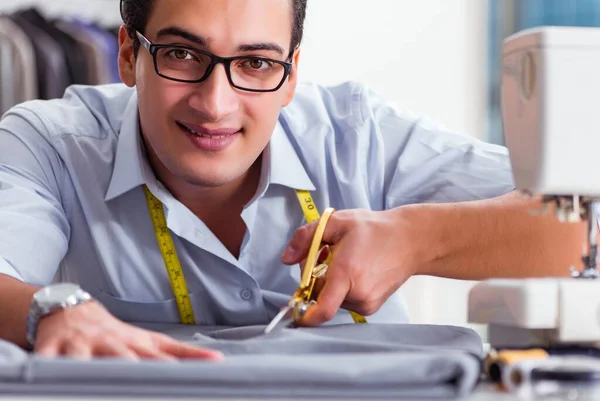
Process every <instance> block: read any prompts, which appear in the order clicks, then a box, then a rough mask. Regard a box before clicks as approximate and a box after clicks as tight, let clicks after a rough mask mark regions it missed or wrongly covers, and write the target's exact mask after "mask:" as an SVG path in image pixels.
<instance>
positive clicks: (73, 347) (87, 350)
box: [61, 341, 92, 361]
mask: <svg viewBox="0 0 600 401" xmlns="http://www.w3.org/2000/svg"><path fill="white" fill-rule="evenodd" d="M61 353H62V354H63V355H64V356H66V357H68V358H73V359H80V360H84V361H87V360H90V359H92V348H91V347H90V345H89V344H87V343H84V342H80V341H68V342H66V343H65V344H64V345H63V346H62V350H61Z"/></svg>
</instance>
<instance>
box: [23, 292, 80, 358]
mask: <svg viewBox="0 0 600 401" xmlns="http://www.w3.org/2000/svg"><path fill="white" fill-rule="evenodd" d="M91 300H92V297H91V295H90V294H88V293H87V292H85V291H83V290H82V289H81V288H80V287H79V286H78V285H76V284H70V283H62V284H52V285H49V286H46V287H44V288H42V289H40V290H38V291H37V292H36V293H35V294H33V299H32V300H31V303H30V307H29V313H28V314H27V330H26V340H27V343H28V344H29V346H30V347H32V348H33V347H34V346H35V341H36V337H37V331H38V326H39V323H40V320H41V319H43V318H44V317H47V316H50V315H53V314H55V313H57V312H60V311H64V310H66V309H70V308H72V307H75V306H77V305H80V304H82V303H85V302H88V301H91Z"/></svg>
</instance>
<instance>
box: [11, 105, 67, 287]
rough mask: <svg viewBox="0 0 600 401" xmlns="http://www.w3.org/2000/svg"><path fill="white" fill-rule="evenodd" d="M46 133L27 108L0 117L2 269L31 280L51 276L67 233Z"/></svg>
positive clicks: (59, 176)
mask: <svg viewBox="0 0 600 401" xmlns="http://www.w3.org/2000/svg"><path fill="white" fill-rule="evenodd" d="M50 132H51V130H50V129H48V125H46V124H45V123H44V121H43V120H42V119H41V118H40V117H38V116H37V115H36V114H34V113H33V112H32V111H30V110H29V109H25V108H18V107H16V108H13V109H12V110H10V111H9V112H8V113H7V114H6V115H5V116H4V117H3V118H2V120H0V273H1V274H5V275H8V276H11V277H14V278H16V279H18V280H21V281H24V282H27V283H30V284H34V285H46V284H48V283H50V282H51V281H52V278H53V277H54V275H55V273H56V271H57V270H58V267H59V265H60V262H61V260H62V259H63V257H64V255H65V253H66V251H67V247H68V240H69V234H70V228H69V223H68V220H67V217H66V215H65V211H64V209H63V206H62V203H61V196H60V186H61V185H60V184H61V181H62V180H63V179H64V176H65V174H64V168H63V166H62V164H61V161H60V157H59V156H58V154H57V152H56V150H55V149H54V148H53V147H52V144H51V136H50Z"/></svg>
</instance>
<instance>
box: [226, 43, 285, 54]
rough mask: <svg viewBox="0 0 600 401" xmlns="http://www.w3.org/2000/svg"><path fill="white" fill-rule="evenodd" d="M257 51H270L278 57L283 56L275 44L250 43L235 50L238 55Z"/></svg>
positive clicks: (281, 50) (280, 48)
mask: <svg viewBox="0 0 600 401" xmlns="http://www.w3.org/2000/svg"><path fill="white" fill-rule="evenodd" d="M258 50H267V51H272V52H276V53H278V54H279V55H280V56H283V49H282V47H281V46H279V45H278V44H277V43H250V44H244V45H239V46H238V48H237V52H238V53H242V52H252V51H258Z"/></svg>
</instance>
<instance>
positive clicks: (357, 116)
mask: <svg viewBox="0 0 600 401" xmlns="http://www.w3.org/2000/svg"><path fill="white" fill-rule="evenodd" d="M137 118H138V114H137V97H136V92H135V90H134V89H131V88H127V87H126V86H124V85H122V84H114V85H107V86H98V87H71V88H69V89H68V90H67V92H66V94H65V96H64V98H63V99H57V100H52V101H32V102H28V103H25V104H21V105H19V106H16V107H14V108H13V109H11V110H10V111H9V112H8V113H7V114H5V116H4V117H3V119H2V120H1V121H0V273H3V274H6V275H9V276H12V277H14V278H17V279H19V280H22V281H25V282H27V283H31V284H36V285H46V284H48V283H51V282H53V281H68V282H75V283H79V284H81V286H82V287H83V288H84V289H86V290H87V291H89V292H90V293H91V294H92V295H93V296H94V297H96V298H97V299H98V300H99V301H100V302H102V303H103V304H104V305H105V306H106V307H107V308H108V309H109V311H111V312H112V313H113V314H114V315H116V316H117V317H119V318H121V319H124V320H126V321H151V322H178V321H179V316H178V312H177V307H176V302H175V299H174V296H173V292H172V289H171V285H170V281H169V277H168V275H167V271H166V269H165V265H164V262H163V259H162V257H161V254H160V250H159V248H158V245H157V240H156V236H155V232H154V229H153V226H152V221H151V219H150V216H149V213H148V208H147V204H146V200H145V197H144V192H143V186H142V185H143V184H146V185H147V186H148V187H149V189H150V190H151V191H152V192H153V193H154V195H155V196H156V197H157V198H158V199H159V200H160V201H161V202H162V203H163V205H164V210H165V214H166V219H167V224H168V227H169V229H170V230H171V235H172V237H173V240H174V243H175V246H176V249H177V252H178V254H179V258H180V261H181V264H182V268H183V272H184V275H185V278H186V282H187V285H188V289H189V291H190V294H191V295H190V297H191V300H192V305H193V308H194V313H195V317H196V321H197V323H198V324H223V325H252V324H266V323H267V322H268V321H270V319H271V318H273V316H274V315H275V314H276V313H277V312H278V310H279V308H281V307H282V306H283V305H285V304H286V303H287V302H288V300H289V299H290V296H291V295H292V293H293V292H294V290H295V289H296V288H297V286H298V283H299V278H300V269H299V267H298V266H294V267H289V266H286V265H283V264H282V263H281V262H280V255H281V253H282V251H283V249H284V248H285V246H286V244H287V242H288V241H289V239H290V238H291V236H292V235H293V233H294V231H295V230H296V229H297V228H299V227H300V226H301V225H303V224H304V223H305V220H304V216H303V213H302V210H301V208H300V206H299V203H298V200H297V198H296V194H295V190H296V189H304V190H310V191H312V194H313V197H314V200H315V203H316V205H317V206H318V208H319V210H320V211H322V210H323V209H324V208H325V207H328V206H331V207H334V208H336V209H338V210H340V209H349V208H364V209H371V210H383V209H389V208H394V207H397V206H400V205H404V204H409V203H418V202H448V201H464V200H473V199H482V198H489V197H494V196H497V195H501V194H504V193H507V192H509V191H511V190H512V189H513V188H514V185H513V180H512V173H511V170H510V164H509V158H508V153H507V150H506V149H505V148H504V147H500V146H496V145H492V144H489V143H485V142H482V141H479V140H477V139H474V138H472V137H468V136H463V135H457V134H453V133H450V132H445V131H442V130H440V129H439V128H438V127H436V126H435V125H432V124H430V123H428V122H426V121H425V120H422V119H419V118H416V117H414V116H412V115H410V114H408V113H407V112H403V111H397V110H395V109H394V108H392V107H390V106H389V105H387V104H386V103H384V102H383V101H382V100H381V99H380V98H379V97H377V96H376V95H375V94H374V93H372V92H370V91H369V90H368V89H367V88H366V87H364V86H361V85H358V84H355V83H345V84H342V85H339V86H336V87H330V88H324V87H320V86H316V85H309V84H303V85H300V86H299V88H298V90H297V93H296V96H295V98H294V100H293V102H292V103H291V104H290V105H289V106H288V107H286V108H284V109H283V110H282V112H281V114H280V117H279V120H278V124H277V126H276V128H275V130H274V132H273V136H272V138H271V141H270V143H269V145H268V147H267V149H266V150H265V157H264V158H263V162H262V163H263V164H262V171H261V178H260V183H259V187H258V190H257V192H256V195H255V197H254V198H253V199H252V201H251V202H249V203H248V205H247V206H246V207H245V208H244V210H243V212H242V218H243V220H244V222H245V223H246V226H247V228H248V230H247V232H246V234H245V237H244V240H243V244H242V247H241V253H240V256H239V258H237V259H236V258H235V257H234V256H233V255H232V254H231V253H230V252H229V251H228V250H227V249H226V248H225V246H224V245H223V244H222V243H221V242H220V241H219V240H218V239H217V238H216V237H215V236H214V235H213V234H212V232H211V231H210V230H209V229H208V228H207V227H206V226H205V225H204V223H203V222H202V221H201V220H200V219H199V218H197V217H196V216H195V215H194V214H193V213H192V212H191V211H190V210H189V209H188V208H186V207H185V206H184V205H183V204H181V203H180V202H179V201H177V199H175V198H174V197H173V196H172V195H171V194H170V193H169V191H167V190H166V189H165V187H164V186H163V185H162V184H161V183H160V182H159V181H157V179H156V177H155V175H154V174H153V172H152V170H151V168H150V166H149V164H148V161H147V160H146V158H145V153H144V152H143V148H142V142H141V140H140V132H139V128H138V124H137ZM456 229H457V230H460V227H456ZM402 246H403V244H402V243H398V247H400V248H401V247H402ZM365 268H366V269H368V268H369V266H365ZM407 316H408V315H407V311H406V308H405V304H404V302H403V300H402V297H401V294H400V293H399V292H396V293H395V294H393V295H392V296H391V297H390V298H389V299H388V301H387V302H386V303H385V304H384V306H383V307H382V308H381V309H380V310H379V311H378V312H377V313H376V314H375V315H373V316H371V317H370V319H369V320H370V321H372V322H402V323H403V322H407V319H408V318H407ZM342 322H351V318H350V315H349V314H348V313H347V311H343V310H341V311H340V313H338V316H337V317H336V318H335V319H334V320H333V321H332V323H342Z"/></svg>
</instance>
